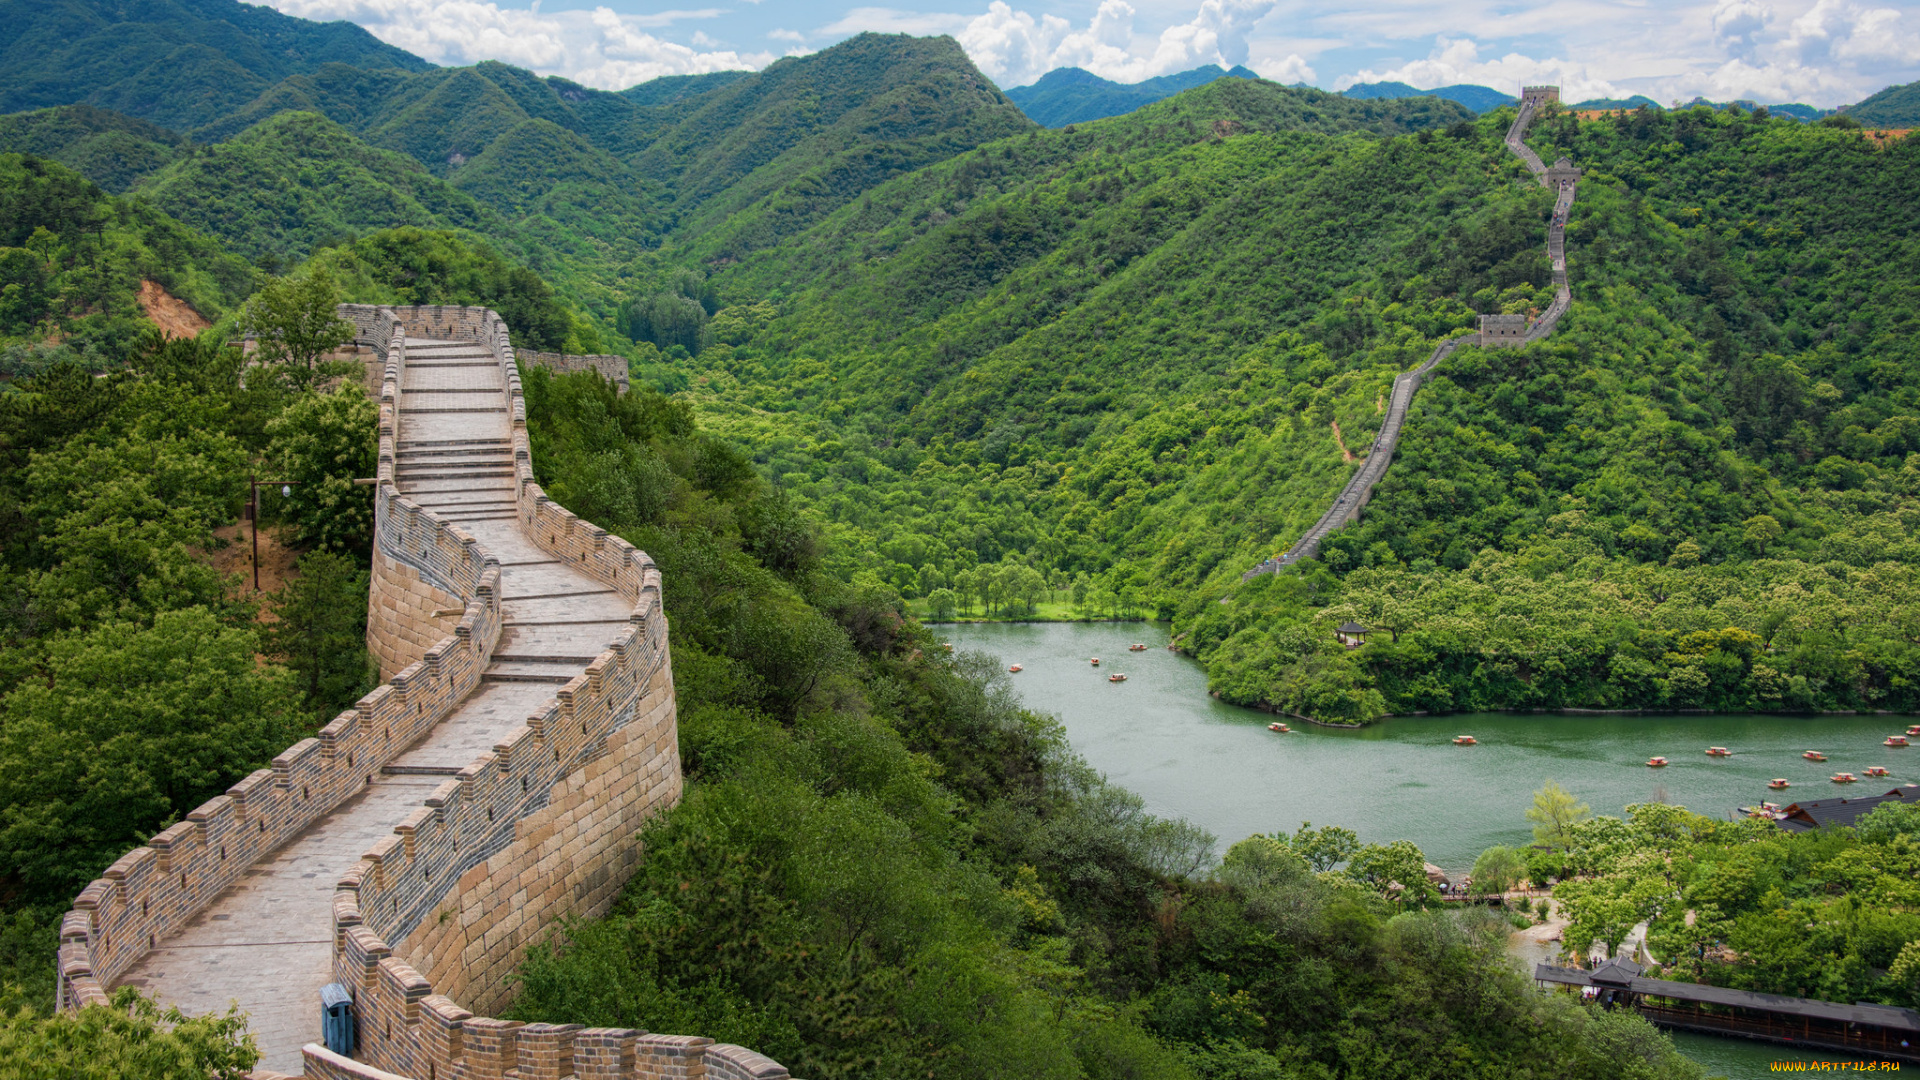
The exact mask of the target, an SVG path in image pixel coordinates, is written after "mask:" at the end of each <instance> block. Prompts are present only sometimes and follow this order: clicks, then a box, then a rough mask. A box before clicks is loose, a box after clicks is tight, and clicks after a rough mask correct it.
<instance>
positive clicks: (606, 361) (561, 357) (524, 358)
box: [515, 349, 630, 394]
mask: <svg viewBox="0 0 1920 1080" xmlns="http://www.w3.org/2000/svg"><path fill="white" fill-rule="evenodd" d="M515 352H517V353H518V354H519V356H520V362H521V363H522V364H532V365H533V366H535V367H543V368H546V369H548V370H550V371H557V372H559V373H561V374H563V375H566V374H571V373H572V372H575V371H593V372H598V373H599V375H600V377H601V378H603V379H605V380H607V381H608V382H610V383H612V384H613V385H614V386H615V387H616V388H617V389H618V390H619V392H620V393H622V394H624V393H626V392H627V390H628V389H629V386H630V384H629V382H628V378H627V358H626V357H624V356H603V355H595V356H574V355H572V354H570V353H553V352H535V351H533V350H532V349H516V350H515Z"/></svg>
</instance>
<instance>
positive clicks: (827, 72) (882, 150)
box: [633, 34, 1032, 258]
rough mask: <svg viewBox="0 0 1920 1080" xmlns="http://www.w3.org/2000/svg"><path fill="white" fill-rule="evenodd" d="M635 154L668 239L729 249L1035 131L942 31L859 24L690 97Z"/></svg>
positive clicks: (721, 254) (746, 247) (739, 250)
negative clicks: (875, 29) (658, 202)
mask: <svg viewBox="0 0 1920 1080" xmlns="http://www.w3.org/2000/svg"><path fill="white" fill-rule="evenodd" d="M697 101H698V107H697V108H694V109H693V110H692V111H690V112H689V113H688V114H687V115H686V117H685V119H683V120H681V121H680V122H679V123H677V124H675V125H674V126H673V127H672V128H670V129H668V130H667V131H665V132H664V133H662V134H661V136H660V137H659V138H658V139H656V140H654V142H653V143H652V144H651V145H650V146H648V147H647V149H646V150H645V151H644V152H643V153H641V154H639V155H637V156H636V157H635V158H634V161H633V167H634V170H635V171H636V172H638V173H639V174H641V175H642V176H645V177H648V178H649V179H653V180H657V181H659V182H660V183H661V184H663V185H664V186H665V189H666V191H667V201H666V204H665V210H666V212H667V215H668V220H669V222H670V223H671V225H670V227H671V228H672V229H673V231H674V238H675V240H676V242H678V243H681V244H688V243H694V244H696V245H697V251H698V253H699V254H700V255H701V256H703V257H706V258H716V257H717V258H738V257H739V256H740V255H742V254H744V253H746V252H748V251H752V250H755V249H758V248H761V247H766V246H769V245H772V244H775V243H778V242H779V241H780V240H781V239H783V238H785V237H787V236H790V235H792V234H793V233H795V232H798V231H799V230H801V229H803V228H805V227H806V226H808V225H811V224H812V223H813V222H815V221H817V220H819V219H820V218H821V217H823V216H824V215H826V214H827V213H830V212H831V211H833V210H835V209H837V208H839V207H841V206H844V205H845V204H846V203H847V202H849V201H850V200H852V199H853V198H855V197H857V196H858V195H860V194H861V193H862V192H865V191H867V190H869V189H871V188H873V187H875V186H877V185H879V184H881V183H884V182H885V181H887V180H889V179H891V178H893V177H895V176H899V175H901V174H903V173H908V172H912V171H914V170H916V169H919V168H923V167H925V166H927V165H930V164H933V163H934V162H937V161H943V160H945V159H947V158H949V157H952V156H953V155H955V154H958V153H962V152H964V151H967V150H970V149H972V148H973V147H976V146H979V145H980V144H982V143H986V142H990V141H992V140H995V139H1000V138H1004V137H1006V136H1008V135H1014V134H1018V133H1020V132H1024V131H1028V130H1031V129H1032V122H1031V121H1029V120H1028V119H1027V118H1026V117H1025V116H1024V115H1022V114H1021V113H1020V110H1019V109H1018V108H1016V107H1015V106H1014V104H1013V103H1012V102H1010V101H1008V100H1007V98H1006V96H1005V95H1004V94H1002V93H1000V91H999V90H997V89H995V88H994V86H993V84H992V83H990V82H988V81H987V79H986V78H985V77H984V76H982V75H981V74H980V72H979V71H978V70H976V69H975V68H974V66H973V63H972V61H970V60H968V59H967V55H966V53H965V52H964V51H963V50H962V49H961V48H960V45H959V43H958V42H956V41H954V40H953V39H952V38H949V37H939V38H914V37H907V36H905V35H883V34H861V35H859V36H857V37H854V38H850V39H848V40H847V41H844V42H841V43H840V44H838V45H835V46H834V47H833V48H831V49H827V50H824V51H822V52H818V53H814V54H812V55H810V56H806V57H788V58H785V59H782V60H778V61H775V62H774V63H773V64H770V65H768V66H767V68H766V70H764V71H761V72H759V73H757V74H755V75H753V76H751V77H749V78H745V79H740V80H738V81H736V82H733V83H731V84H728V85H727V86H725V87H723V88H721V89H719V90H716V91H712V92H710V93H709V94H707V95H706V96H704V97H701V98H699V99H697Z"/></svg>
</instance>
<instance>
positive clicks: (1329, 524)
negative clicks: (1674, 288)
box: [1240, 87, 1580, 581]
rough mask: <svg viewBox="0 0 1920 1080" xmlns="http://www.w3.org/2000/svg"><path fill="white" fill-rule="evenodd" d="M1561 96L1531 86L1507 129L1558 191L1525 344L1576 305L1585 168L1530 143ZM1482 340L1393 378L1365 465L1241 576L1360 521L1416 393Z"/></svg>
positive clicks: (1307, 554)
mask: <svg viewBox="0 0 1920 1080" xmlns="http://www.w3.org/2000/svg"><path fill="white" fill-rule="evenodd" d="M1557 99H1558V91H1557V90H1556V89H1555V88H1552V87H1528V88H1526V91H1525V92H1524V93H1523V94H1522V97H1521V102H1520V112H1519V114H1518V115H1517V116H1515V117H1514V120H1513V124H1512V126H1510V127H1508V128H1507V135H1506V146H1507V149H1508V150H1509V151H1511V152H1512V153H1513V155H1514V156H1515V157H1518V158H1519V159H1520V161H1521V162H1522V163H1523V164H1525V165H1526V167H1527V171H1528V172H1531V173H1532V174H1533V175H1534V177H1535V178H1536V179H1537V180H1539V181H1540V183H1541V184H1542V185H1545V186H1549V187H1553V188H1555V189H1556V190H1557V191H1558V193H1559V194H1558V196H1557V197H1556V198H1555V200H1554V204H1553V220H1552V221H1551V222H1550V223H1549V224H1548V226H1547V256H1548V258H1549V259H1551V260H1552V262H1553V285H1554V299H1553V303H1552V304H1551V305H1550V306H1548V308H1547V310H1546V311H1545V312H1544V313H1542V314H1541V316H1540V318H1539V319H1537V320H1535V321H1534V322H1533V324H1532V325H1531V326H1529V327H1528V328H1527V332H1526V335H1525V336H1524V338H1522V339H1521V342H1520V343H1522V344H1527V343H1532V342H1535V341H1541V340H1544V339H1545V338H1546V337H1547V336H1548V335H1549V334H1551V333H1553V331H1554V328H1555V327H1556V326H1558V325H1559V324H1560V317H1561V316H1563V315H1565V314H1566V313H1567V308H1569V307H1570V306H1572V304H1573V292H1572V290H1571V289H1569V288H1568V286H1567V235H1566V234H1567V215H1568V213H1569V212H1570V211H1571V210H1572V209H1573V199H1574V191H1575V188H1576V187H1577V186H1578V183H1579V179H1580V172H1579V170H1578V169H1575V168H1574V167H1573V165H1572V163H1571V162H1568V161H1567V160H1566V159H1564V158H1563V159H1561V160H1560V161H1557V162H1555V163H1554V165H1553V167H1552V168H1551V169H1549V168H1548V167H1547V166H1546V165H1545V164H1543V163H1542V162H1541V160H1540V155H1538V154H1536V153H1534V152H1533V150H1532V149H1531V148H1529V147H1528V146H1527V144H1526V135H1527V128H1528V127H1529V126H1530V125H1531V124H1532V123H1533V117H1534V114H1535V113H1536V112H1537V111H1538V110H1539V108H1540V107H1542V106H1544V105H1545V103H1546V102H1547V101H1550V100H1557ZM1479 343H1481V342H1480V341H1479V340H1478V339H1476V337H1475V336H1474V335H1463V336H1460V337H1455V338H1449V339H1448V340H1446V341H1443V342H1441V343H1440V344H1439V345H1438V346H1436V347H1435V348H1434V350H1433V355H1431V356H1429V357H1428V358H1427V360H1426V362H1425V363H1423V364H1421V365H1420V366H1419V367H1417V368H1415V369H1413V370H1412V371H1409V372H1405V373H1403V374H1401V375H1399V376H1396V377H1395V378H1394V380H1393V396H1392V398H1391V400H1390V401H1389V403H1388V405H1387V416H1386V419H1385V421H1383V422H1382V423H1381V425H1380V433H1379V434H1378V435H1377V436H1376V437H1375V438H1374V440H1373V447H1372V449H1370V450H1369V451H1368V452H1367V457H1366V460H1364V461H1362V462H1361V463H1360V467H1359V468H1358V469H1356V470H1355V471H1354V474H1353V475H1352V476H1351V477H1349V478H1348V480H1347V484H1346V486H1345V487H1343V488H1341V489H1340V494H1339V495H1337V496H1335V497H1334V500H1333V505H1331V506H1329V507H1328V508H1327V511H1326V513H1324V514H1322V515H1320V520H1318V521H1316V522H1314V523H1313V526H1312V527H1311V528H1309V529H1308V530H1307V531H1306V532H1305V533H1304V534H1302V535H1301V537H1300V539H1299V540H1297V541H1295V543H1294V545H1293V546H1292V547H1291V548H1288V549H1287V551H1286V553H1285V554H1284V555H1276V556H1274V557H1273V558H1271V559H1268V560H1266V561H1265V562H1262V563H1260V564H1259V565H1258V566H1255V567H1254V568H1253V569H1251V570H1248V571H1246V572H1245V573H1243V574H1241V575H1240V580H1242V581H1249V580H1251V579H1253V578H1255V577H1258V576H1260V575H1261V574H1272V573H1277V572H1279V570H1280V569H1281V568H1282V567H1285V566H1291V565H1292V564H1294V563H1296V562H1299V561H1300V560H1301V559H1311V558H1314V557H1315V556H1317V555H1318V554H1319V553H1320V544H1321V543H1322V542H1323V541H1324V540H1325V539H1326V538H1327V537H1328V536H1329V535H1330V534H1332V533H1333V532H1334V531H1335V530H1338V529H1343V528H1345V527H1346V526H1348V525H1349V524H1352V523H1353V522H1355V521H1357V520H1359V518H1360V512H1361V510H1362V509H1364V508H1365V507H1366V505H1367V501H1368V500H1369V499H1371V498H1372V497H1373V488H1374V485H1376V484H1378V483H1379V482H1380V480H1381V479H1382V478H1383V477H1385V476H1386V475H1387V466H1388V465H1390V464H1392V462H1393V454H1394V451H1395V449H1397V448H1398V447H1399V445H1400V430H1401V428H1402V427H1404V426H1405V423H1406V418H1407V410H1408V409H1409V408H1411V407H1412V405H1413V395H1414V393H1415V392H1416V391H1418V390H1419V389H1420V387H1421V386H1423V385H1425V383H1426V381H1427V376H1428V374H1429V373H1431V372H1432V371H1433V369H1434V368H1435V367H1437V366H1438V365H1439V363H1440V361H1442V360H1445V359H1446V358H1447V357H1448V356H1449V355H1450V354H1452V352H1453V350H1454V349H1456V348H1458V347H1459V346H1460V345H1462V344H1479ZM1487 344H1491V342H1487Z"/></svg>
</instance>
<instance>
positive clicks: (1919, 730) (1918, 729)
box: [1907, 724, 1920, 735]
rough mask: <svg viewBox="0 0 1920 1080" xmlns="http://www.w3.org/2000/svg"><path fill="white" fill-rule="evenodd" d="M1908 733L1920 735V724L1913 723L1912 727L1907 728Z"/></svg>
mask: <svg viewBox="0 0 1920 1080" xmlns="http://www.w3.org/2000/svg"><path fill="white" fill-rule="evenodd" d="M1907 734H1909V735H1920V724H1915V725H1913V726H1912V727H1910V728H1908V729H1907Z"/></svg>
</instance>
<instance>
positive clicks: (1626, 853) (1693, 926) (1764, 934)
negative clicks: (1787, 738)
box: [1554, 803, 1920, 1006]
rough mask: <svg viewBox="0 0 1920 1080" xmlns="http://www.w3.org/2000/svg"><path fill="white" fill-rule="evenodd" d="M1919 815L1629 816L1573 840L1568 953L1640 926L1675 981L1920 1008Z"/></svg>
mask: <svg viewBox="0 0 1920 1080" xmlns="http://www.w3.org/2000/svg"><path fill="white" fill-rule="evenodd" d="M1917 839H1920V813H1916V812H1915V808H1914V807H1912V806H1901V805H1899V804H1897V803H1895V804H1893V805H1889V806H1883V807H1881V808H1879V809H1877V810H1875V811H1873V812H1872V813H1870V814H1868V815H1866V816H1865V817H1863V818H1862V819H1861V820H1860V822H1859V825H1858V827H1857V828H1853V829H1817V830H1813V831H1810V832H1803V833H1789V832H1784V831H1782V830H1781V829H1779V828H1778V827H1776V826H1775V825H1774V824H1773V822H1771V821H1768V820H1765V819H1751V818H1749V819H1744V820H1741V821H1735V822H1728V821H1722V820H1717V819H1714V818H1709V817H1703V816H1701V815H1699V814H1694V813H1689V812H1688V811H1687V810H1686V809H1685V808H1684V807H1677V806H1663V805H1658V804H1647V805H1639V806H1630V807H1628V808H1627V817H1626V819H1625V820H1624V821H1623V820H1622V819H1619V818H1612V817H1599V818H1591V819H1588V820H1586V821H1584V822H1581V823H1579V824H1577V825H1575V826H1574V827H1573V828H1571V829H1570V830H1568V832H1567V835H1566V844H1565V849H1564V851H1563V853H1562V854H1561V856H1560V857H1561V858H1563V859H1564V863H1563V865H1562V869H1563V871H1564V872H1565V873H1566V874H1567V875H1568V876H1569V877H1577V880H1573V881H1568V882H1566V883H1564V884H1562V885H1560V886H1559V887H1558V888H1556V889H1555V890H1554V898H1555V900H1556V902H1559V903H1561V904H1562V905H1563V912H1564V913H1565V914H1567V915H1568V916H1569V917H1570V920H1571V922H1570V925H1569V926H1568V928H1567V931H1566V942H1567V946H1568V947H1569V949H1571V950H1573V951H1576V952H1583V951H1585V950H1586V949H1587V948H1588V947H1589V945H1591V944H1592V943H1593V942H1596V941H1598V942H1604V943H1607V944H1610V945H1617V944H1618V943H1619V942H1620V941H1622V940H1623V939H1624V938H1625V937H1626V935H1627V932H1628V931H1629V930H1630V929H1631V928H1632V927H1633V926H1634V925H1636V924H1638V923H1640V922H1642V921H1648V922H1650V927H1649V933H1648V937H1647V947H1648V949H1649V951H1651V952H1652V953H1653V955H1654V956H1656V957H1658V958H1660V960H1661V961H1662V963H1664V964H1665V965H1666V968H1667V970H1668V971H1669V973H1670V974H1669V976H1668V977H1672V978H1682V979H1687V980H1691V981H1695V982H1706V983H1712V984H1714V985H1719V986H1732V987H1735V988H1738V989H1742V990H1757V991H1759V992H1761V993H1769V994H1790V995H1793V996H1796V997H1811V998H1818V999H1821V1000H1824V1001H1875V1002H1882V1003H1885V1004H1890V1005H1900V1006H1912V1005H1913V1004H1914V1003H1915V1002H1916V1001H1920V915H1916V914H1915V912H1914V885H1913V882H1914V878H1915V874H1916V872H1920V844H1917V843H1916V840H1917Z"/></svg>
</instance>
